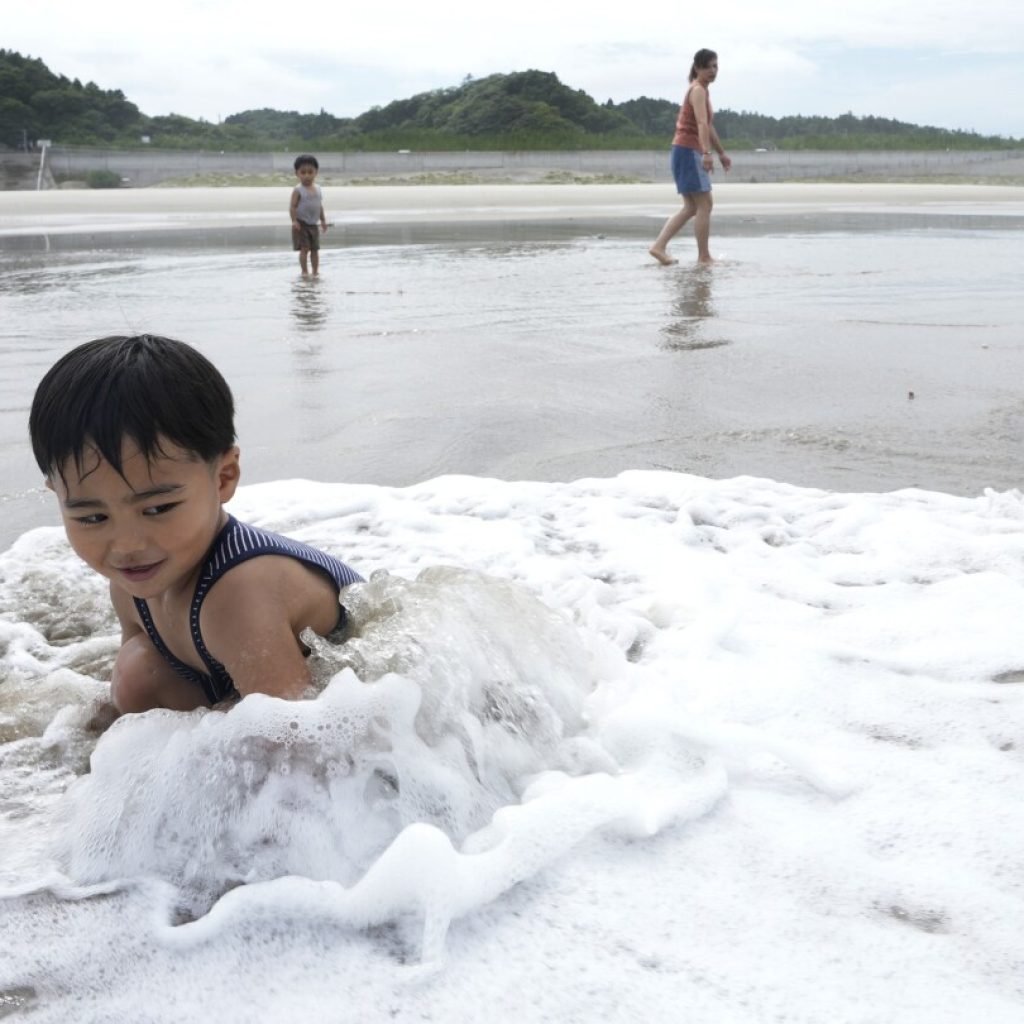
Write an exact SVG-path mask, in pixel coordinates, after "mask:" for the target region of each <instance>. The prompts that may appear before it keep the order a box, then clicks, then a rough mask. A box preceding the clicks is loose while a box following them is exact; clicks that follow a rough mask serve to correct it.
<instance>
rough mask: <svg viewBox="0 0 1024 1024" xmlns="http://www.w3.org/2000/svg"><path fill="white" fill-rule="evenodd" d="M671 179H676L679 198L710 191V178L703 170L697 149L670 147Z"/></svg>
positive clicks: (702, 163)
mask: <svg viewBox="0 0 1024 1024" xmlns="http://www.w3.org/2000/svg"><path fill="white" fill-rule="evenodd" d="M672 177H673V178H675V179H676V191H677V192H678V193H679V194H680V195H681V196H685V195H686V194H687V193H689V192H710V191H711V178H710V177H709V176H708V172H707V171H705V170H704V161H703V158H702V156H701V153H700V150H698V149H690V148H689V147H688V146H673V147H672Z"/></svg>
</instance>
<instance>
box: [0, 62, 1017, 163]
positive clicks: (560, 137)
mask: <svg viewBox="0 0 1024 1024" xmlns="http://www.w3.org/2000/svg"><path fill="white" fill-rule="evenodd" d="M677 113H678V101H675V102H673V101H671V100H665V99H651V98H649V97H646V96H641V97H639V98H638V99H634V100H627V101H626V102H624V103H613V102H612V101H611V100H608V101H607V102H606V103H604V104H600V103H598V102H596V101H595V100H594V99H593V98H592V97H591V96H589V95H588V94H587V93H586V92H584V91H583V90H582V89H573V88H571V87H570V86H568V85H565V84H564V83H563V82H561V81H560V80H559V78H558V76H557V75H556V74H554V73H553V72H550V71H536V70H530V71H518V72H513V73H511V74H495V75H488V76H487V77H486V78H480V79H474V78H472V77H471V76H467V77H466V78H465V79H464V80H463V81H462V82H461V83H460V84H459V85H456V86H451V87H449V88H445V89H434V90H430V91H428V92H423V93H419V94H417V95H415V96H410V97H409V98H407V99H401V100H395V101H394V102H392V103H388V104H387V105H385V106H381V107H373V108H371V109H370V110H367V111H366V112H365V113H362V114H360V115H359V116H358V117H349V118H346V117H335V116H334V115H333V114H329V113H328V112H327V111H326V110H324V109H321V110H320V112H319V113H316V114H303V113H299V112H298V111H281V110H271V109H262V110H246V111H243V112H241V113H238V114H232V115H231V116H230V117H227V118H225V119H224V120H223V121H222V122H219V123H216V124H214V123H212V122H210V121H205V120H203V119H198V120H195V119H193V118H189V117H184V116H182V115H180V114H167V115H163V116H158V117H150V116H148V115H146V114H143V113H142V112H141V111H140V110H139V108H138V107H137V106H136V105H135V104H134V103H131V102H130V101H129V100H128V99H126V97H125V95H124V93H123V92H122V91H121V90H120V89H100V88H99V87H98V86H97V85H96V84H95V83H94V82H87V83H85V84H84V85H83V84H82V83H81V82H80V81H79V80H78V79H77V78H76V79H69V78H67V77H65V76H64V75H58V74H55V73H54V72H52V71H51V70H50V69H49V68H48V67H47V66H46V65H45V64H44V63H43V62H42V60H40V59H38V58H32V57H25V56H22V55H21V54H19V53H16V52H14V51H12V50H3V49H0V146H6V147H8V148H12V149H20V148H25V147H26V146H28V145H30V144H32V143H34V142H35V141H36V140H39V139H50V140H52V141H53V142H55V143H57V144H61V145H80V146H113V147H137V146H139V145H140V144H142V142H143V140H146V144H148V145H152V146H156V147H163V148H174V149H222V150H267V149H277V150H281V149H284V150H295V149H317V150H321V151H332V150H333V151H338V150H362V151H374V150H390V149H418V150H457V149H476V150H486V149H503V150H504V149H658V148H662V147H664V146H665V145H666V143H667V140H668V139H670V138H671V136H672V133H673V131H674V129H675V121H676V116H677ZM715 128H716V130H717V131H718V134H719V135H720V136H721V138H722V140H723V142H725V143H726V144H727V145H728V146H729V147H730V148H732V149H756V148H761V147H763V148H777V149H851V150H852V149H1004V148H1017V147H1021V146H1024V140H1017V139H1010V138H1004V137H1002V136H984V135H979V134H976V133H974V132H964V131H949V130H947V129H943V128H932V127H922V126H920V125H914V124H908V123H906V122H902V121H895V120H891V119H888V118H881V117H858V116H855V115H854V114H852V113H849V114H843V115H841V116H839V117H805V116H802V115H797V116H793V117H782V118H775V117H769V116H767V115H765V114H756V113H752V112H747V111H740V112H737V111H733V110H728V109H723V110H718V111H716V112H715Z"/></svg>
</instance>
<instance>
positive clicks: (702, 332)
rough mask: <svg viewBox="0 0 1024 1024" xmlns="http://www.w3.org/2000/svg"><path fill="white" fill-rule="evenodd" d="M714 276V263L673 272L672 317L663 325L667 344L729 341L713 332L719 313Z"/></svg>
mask: <svg viewBox="0 0 1024 1024" xmlns="http://www.w3.org/2000/svg"><path fill="white" fill-rule="evenodd" d="M714 277H715V268H714V267H709V266H700V265H698V266H695V267H692V268H687V269H686V270H683V269H681V268H680V270H679V271H678V272H677V273H675V274H673V275H672V279H673V280H672V288H673V290H674V295H673V298H672V307H671V319H670V320H669V321H668V323H667V324H665V326H664V327H663V328H662V329H661V334H662V337H663V338H664V339H665V347H666V348H671V349H679V350H685V351H693V350H694V349H702V348H719V347H721V346H722V345H728V344H729V342H728V340H726V339H725V338H715V337H712V336H711V335H710V332H711V331H713V330H714V328H715V327H716V326H717V320H716V317H717V315H718V313H717V311H716V309H715V304H714V301H713V296H712V291H711V286H712V283H713V282H714Z"/></svg>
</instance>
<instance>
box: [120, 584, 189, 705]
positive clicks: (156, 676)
mask: <svg viewBox="0 0 1024 1024" xmlns="http://www.w3.org/2000/svg"><path fill="white" fill-rule="evenodd" d="M110 602H111V604H112V605H113V606H114V612H115V613H116V614H117V620H118V622H119V623H120V624H121V650H119V651H118V652H117V658H116V660H115V661H114V669H113V672H112V673H111V675H110V696H111V699H112V700H113V702H114V706H115V707H116V708H117V710H118V711H120V712H121V713H122V714H124V713H125V712H130V711H149V710H150V709H151V708H171V709H172V710H175V711H191V710H193V709H194V708H198V707H203V706H205V704H206V697H205V695H204V694H203V691H202V690H200V689H199V688H198V687H197V686H195V685H193V684H192V683H190V682H188V680H186V679H185V678H184V677H182V676H180V675H179V674H178V673H177V672H175V670H174V669H173V668H172V667H171V666H170V664H168V662H167V661H166V660H165V659H164V657H163V655H162V654H160V652H159V651H158V650H157V649H156V648H155V647H154V646H153V641H152V640H150V639H149V636H148V635H147V634H146V631H145V630H144V629H143V628H142V626H141V625H140V624H139V620H138V617H137V615H136V612H135V603H134V602H133V601H132V598H131V595H130V594H128V593H126V592H125V591H123V590H121V589H120V587H115V586H114V585H113V584H111V585H110Z"/></svg>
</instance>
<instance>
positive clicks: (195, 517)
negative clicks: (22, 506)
mask: <svg viewBox="0 0 1024 1024" xmlns="http://www.w3.org/2000/svg"><path fill="white" fill-rule="evenodd" d="M161 447H162V449H163V451H164V452H165V453H166V454H165V455H163V456H161V455H157V456H155V457H154V458H152V459H150V460H149V461H147V460H146V458H145V457H144V456H143V455H142V453H141V452H140V451H139V450H138V448H137V447H136V445H135V444H134V442H132V441H127V440H126V441H125V442H124V444H123V446H122V449H121V462H122V467H121V468H122V470H123V472H124V476H121V474H119V473H118V472H117V470H115V469H114V467H113V466H111V465H110V463H109V462H107V461H106V459H103V458H102V457H101V456H100V455H99V453H98V452H95V451H92V452H91V451H90V450H89V449H88V448H87V449H86V458H85V459H84V463H83V466H82V475H79V472H78V469H77V467H76V466H75V462H74V459H68V460H67V462H65V464H64V466H63V467H62V468H63V471H64V479H62V478H61V475H60V474H59V473H53V474H51V476H50V477H49V478H48V479H47V486H49V487H50V488H51V489H52V490H53V491H54V493H56V495H57V498H58V499H59V501H60V509H61V515H62V516H63V518H64V529H65V530H66V531H67V535H68V540H69V541H70V542H71V546H72V548H74V550H75V553H76V554H77V555H78V556H79V558H81V559H82V560H83V561H84V562H85V563H86V564H87V565H89V566H90V568H92V569H95V570H96V572H98V573H99V574H100V575H101V576H105V577H106V578H107V579H108V580H110V582H111V583H112V584H114V585H115V586H118V587H120V588H121V589H122V590H125V591H127V592H128V593H129V594H131V596H132V597H141V598H153V597H157V596H158V595H160V594H164V593H167V592H169V591H175V590H190V588H191V587H192V586H193V585H194V580H195V572H196V570H197V569H198V567H199V566H200V564H201V563H202V561H203V559H204V557H205V556H206V553H207V552H208V550H209V548H210V544H211V543H212V542H213V538H214V537H215V536H216V534H217V531H218V530H219V528H220V527H221V526H222V525H223V522H224V518H225V515H224V512H223V510H222V508H221V505H222V504H223V503H224V502H226V501H228V500H229V499H230V498H231V496H232V495H233V494H234V493H235V488H236V486H237V485H238V478H239V472H240V470H239V464H238V449H237V448H234V447H233V448H229V449H228V451H226V452H225V453H224V454H223V455H221V456H219V457H218V458H217V459H215V460H214V461H213V462H203V461H201V460H199V459H196V458H195V457H194V456H193V455H192V454H191V453H190V452H187V451H185V450H184V449H182V448H179V447H178V446H177V445H174V444H171V443H170V442H167V441H163V440H162V441H161ZM65 480H66V483H65Z"/></svg>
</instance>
